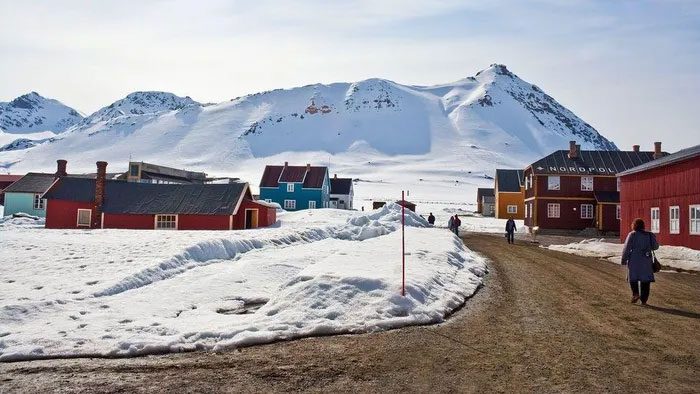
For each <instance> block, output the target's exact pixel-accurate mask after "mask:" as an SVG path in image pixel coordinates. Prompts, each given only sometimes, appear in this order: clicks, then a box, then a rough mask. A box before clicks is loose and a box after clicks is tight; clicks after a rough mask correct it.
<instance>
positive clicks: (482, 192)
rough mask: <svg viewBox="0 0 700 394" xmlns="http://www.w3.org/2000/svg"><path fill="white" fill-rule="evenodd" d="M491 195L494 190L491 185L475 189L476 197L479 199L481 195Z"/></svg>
mask: <svg viewBox="0 0 700 394" xmlns="http://www.w3.org/2000/svg"><path fill="white" fill-rule="evenodd" d="M489 196H491V197H493V196H494V191H493V188H492V187H480V188H478V189H476V199H477V200H478V199H481V197H489Z"/></svg>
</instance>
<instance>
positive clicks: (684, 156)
mask: <svg viewBox="0 0 700 394" xmlns="http://www.w3.org/2000/svg"><path fill="white" fill-rule="evenodd" d="M698 156H700V145H695V146H691V147H690V148H685V149H681V150H679V151H678V152H676V153H672V154H670V155H668V156H664V157H661V158H659V159H656V160H653V161H649V162H646V163H644V164H641V165H638V166H636V167H633V168H630V169H629V170H627V171H623V172H621V173H619V174H617V175H618V176H625V175H630V174H635V173H637V172H642V171H646V170H650V169H652V168H657V167H663V166H667V165H669V164H673V163H678V162H680V161H685V160H689V159H692V158H695V157H698Z"/></svg>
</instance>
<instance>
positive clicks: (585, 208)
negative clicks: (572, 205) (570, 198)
mask: <svg viewBox="0 0 700 394" xmlns="http://www.w3.org/2000/svg"><path fill="white" fill-rule="evenodd" d="M581 219H593V204H581Z"/></svg>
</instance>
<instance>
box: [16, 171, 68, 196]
mask: <svg viewBox="0 0 700 394" xmlns="http://www.w3.org/2000/svg"><path fill="white" fill-rule="evenodd" d="M55 179H56V176H55V175H54V174H45V173H40V172H30V173H28V174H27V175H25V176H23V177H22V178H20V179H19V180H17V181H15V183H13V184H11V185H10V186H8V187H6V188H5V190H4V192H5V193H11V192H14V193H44V192H45V191H46V190H48V189H49V187H51V185H52V184H53V182H54V180H55Z"/></svg>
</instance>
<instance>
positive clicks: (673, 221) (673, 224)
mask: <svg viewBox="0 0 700 394" xmlns="http://www.w3.org/2000/svg"><path fill="white" fill-rule="evenodd" d="M668 232H669V233H671V234H679V233H680V232H681V208H680V207H678V206H675V207H669V208H668Z"/></svg>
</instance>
